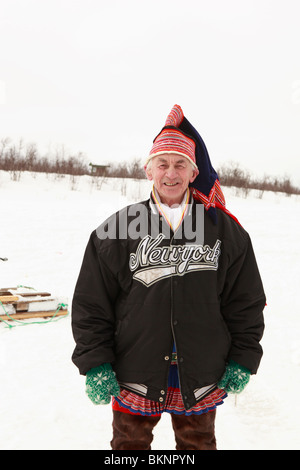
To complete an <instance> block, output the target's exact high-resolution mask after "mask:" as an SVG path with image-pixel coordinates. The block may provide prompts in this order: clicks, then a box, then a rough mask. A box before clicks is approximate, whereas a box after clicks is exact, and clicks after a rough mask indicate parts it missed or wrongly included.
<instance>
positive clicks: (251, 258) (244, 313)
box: [221, 232, 266, 374]
mask: <svg viewBox="0 0 300 470" xmlns="http://www.w3.org/2000/svg"><path fill="white" fill-rule="evenodd" d="M245 233H246V232H245ZM265 303H266V298H265V294H264V290H263V285H262V281H261V278H260V274H259V271H258V267H257V263H256V259H255V255H254V252H253V248H252V243H251V240H250V237H249V235H248V234H247V233H246V244H245V245H244V247H243V249H240V250H239V251H238V254H237V256H236V257H235V258H234V260H233V261H232V263H231V264H230V266H229V267H228V271H227V275H226V280H225V285H224V289H223V293H222V298H221V311H222V315H223V317H224V320H225V322H226V325H227V328H228V330H229V332H230V335H231V349H230V352H229V357H228V359H231V360H233V361H235V362H237V363H238V364H240V365H242V366H244V367H246V368H247V369H249V370H250V371H251V373H252V374H255V373H256V372H257V369H258V367H259V363H260V360H261V357H262V354H263V351H262V347H261V345H260V340H261V338H262V335H263V332H264V318H263V309H264V307H265Z"/></svg>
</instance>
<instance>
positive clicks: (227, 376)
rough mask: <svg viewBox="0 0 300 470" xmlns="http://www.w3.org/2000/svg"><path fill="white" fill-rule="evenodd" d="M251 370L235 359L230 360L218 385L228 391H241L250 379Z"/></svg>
mask: <svg viewBox="0 0 300 470" xmlns="http://www.w3.org/2000/svg"><path fill="white" fill-rule="evenodd" d="M250 375H251V372H250V371H249V370H248V369H246V367H243V366H240V365H239V364H237V363H236V362H234V361H229V363H228V364H227V366H226V369H225V372H224V374H223V376H222V377H221V379H220V381H219V382H218V387H219V388H222V389H223V390H225V391H226V392H228V393H241V392H242V391H243V390H244V388H245V387H246V385H247V383H248V382H249V380H250Z"/></svg>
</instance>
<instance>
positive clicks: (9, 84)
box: [0, 0, 300, 185]
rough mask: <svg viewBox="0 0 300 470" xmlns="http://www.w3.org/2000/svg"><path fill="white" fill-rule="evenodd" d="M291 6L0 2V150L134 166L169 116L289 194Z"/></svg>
mask: <svg viewBox="0 0 300 470" xmlns="http://www.w3.org/2000/svg"><path fill="white" fill-rule="evenodd" d="M299 18H300V1H299V0H251V1H250V0H248V1H247V0H226V1H225V0H210V1H208V0H184V1H178V0H151V1H149V0H147V1H143V0H105V1H103V0H0V44H1V46H0V47H1V50H0V139H3V138H5V137H10V138H11V139H12V140H13V141H15V142H18V140H19V139H20V138H23V139H24V142H25V143H28V142H35V143H37V145H38V148H39V149H40V151H41V152H44V151H45V152H46V151H47V150H49V149H54V148H56V147H57V146H61V145H64V146H65V148H66V151H68V152H76V153H77V152H79V151H81V152H83V153H84V154H86V158H87V160H88V162H90V161H93V162H94V163H108V162H113V161H124V160H130V159H133V158H135V157H138V158H144V157H146V155H147V154H148V152H149V150H150V148H151V145H152V140H153V138H154V137H155V136H156V134H157V133H158V132H159V131H160V129H161V127H162V126H163V124H164V121H165V119H166V116H167V114H168V113H169V111H170V110H171V108H172V106H173V105H174V104H175V103H177V104H179V105H180V106H181V107H182V109H183V112H184V114H185V116H186V117H187V119H188V120H189V121H190V122H191V123H192V124H193V125H194V127H196V129H197V130H198V132H199V133H200V134H201V136H202V138H203V139H204V141H205V143H206V146H207V148H208V152H209V154H210V157H211V160H212V164H213V166H214V167H216V168H218V167H220V166H221V165H222V164H223V163H227V162H229V161H235V162H239V163H240V164H241V166H242V167H244V168H248V169H250V170H251V171H252V172H254V173H255V174H258V175H264V174H265V173H266V174H271V175H276V176H280V175H289V176H291V177H292V178H293V181H294V182H295V183H296V184H298V185H300V139H299V135H300V27H299Z"/></svg>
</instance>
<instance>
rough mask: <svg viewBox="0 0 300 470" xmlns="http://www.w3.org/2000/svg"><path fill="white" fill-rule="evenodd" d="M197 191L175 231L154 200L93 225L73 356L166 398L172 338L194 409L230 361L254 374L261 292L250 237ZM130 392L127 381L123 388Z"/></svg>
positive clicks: (84, 367) (186, 398) (82, 365)
mask: <svg viewBox="0 0 300 470" xmlns="http://www.w3.org/2000/svg"><path fill="white" fill-rule="evenodd" d="M216 211H217V223H213V221H212V219H211V217H209V215H208V214H207V212H206V210H203V205H202V204H201V203H200V202H199V201H196V200H194V199H193V198H192V197H191V200H190V204H189V205H188V207H187V211H186V213H185V215H184V218H183V220H182V223H181V225H180V227H179V228H178V229H177V230H176V231H175V233H174V232H173V231H172V230H171V229H170V227H169V225H168V224H167V223H166V221H165V219H164V218H163V217H161V216H160V214H159V213H158V211H157V207H156V205H155V204H154V201H153V199H152V196H151V197H150V199H149V200H146V201H143V202H141V203H138V204H133V205H130V206H128V207H126V208H124V209H122V210H121V211H119V212H117V213H116V214H113V215H112V216H111V217H110V218H109V219H107V220H106V221H105V222H104V223H103V224H101V225H100V226H99V227H98V229H96V230H95V231H93V233H92V234H91V236H90V239H89V242H88V244H87V247H86V251H85V254H84V258H83V262H82V267H81V270H80V273H79V277H78V281H77V284H76V287H75V292H74V296H73V302H72V329H73V335H74V339H75V342H76V347H75V350H74V352H73V355H72V360H73V362H74V363H75V365H76V366H77V367H78V368H79V372H80V373H81V374H83V375H85V374H86V372H87V371H88V370H90V369H91V368H94V367H97V366H99V365H100V364H102V363H107V362H108V363H111V364H112V366H113V369H114V370H115V372H116V376H117V379H118V381H119V382H120V383H121V384H127V386H128V387H129V386H130V383H134V384H141V389H140V391H139V392H137V393H140V394H141V395H143V396H144V397H145V398H147V399H150V400H154V401H157V402H160V403H163V402H164V400H165V398H166V391H167V386H168V373H169V367H170V363H171V359H172V350H173V346H174V343H175V347H176V352H177V358H178V359H177V360H178V374H179V382H180V390H181V395H182V398H183V402H184V406H185V408H186V409H187V410H188V409H190V408H192V407H193V406H194V405H195V404H196V402H197V396H198V394H197V391H199V389H202V388H203V387H206V386H208V385H209V386H210V385H211V384H213V383H216V382H217V381H218V380H219V379H220V377H221V376H222V374H223V373H224V370H225V367H226V363H227V362H228V361H229V360H230V359H232V360H234V361H235V362H237V363H238V364H240V365H242V366H244V367H246V368H248V369H249V370H250V371H251V373H252V374H255V373H256V372H257V369H258V367H259V363H260V360H261V356H262V347H261V345H260V340H261V338H262V335H263V331H264V319H263V309H264V306H265V300H266V299H265V294H264V290H263V285H262V281H261V278H260V274H259V271H258V267H257V263H256V259H255V255H254V252H253V248H252V244H251V240H250V237H249V235H248V233H247V232H246V231H245V230H244V229H243V228H242V227H241V226H240V225H239V224H238V223H237V222H236V221H235V220H233V219H232V218H231V217H230V216H229V215H228V214H226V213H225V212H224V211H222V210H220V209H216ZM123 386H125V388H126V385H123Z"/></svg>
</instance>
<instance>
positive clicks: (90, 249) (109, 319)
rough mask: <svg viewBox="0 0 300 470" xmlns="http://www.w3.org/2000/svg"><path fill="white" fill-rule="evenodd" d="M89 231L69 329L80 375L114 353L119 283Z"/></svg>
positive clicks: (73, 359)
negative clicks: (71, 332) (115, 305)
mask: <svg viewBox="0 0 300 470" xmlns="http://www.w3.org/2000/svg"><path fill="white" fill-rule="evenodd" d="M100 243H101V242H100V240H99V239H98V238H97V235H96V232H93V233H92V235H91V237H90V239H89V242H88V244H87V247H86V250H85V254H84V258H83V262H82V266H81V270H80V273H79V277H78V280H77V284H76V287H75V291H74V296H73V301H72V331H73V336H74V340H75V343H76V347H75V349H74V352H73V355H72V361H73V362H74V364H75V365H76V366H77V367H78V369H79V372H80V374H82V375H85V374H86V372H87V371H88V370H90V369H92V368H94V367H98V366H99V365H101V364H103V363H105V362H109V363H112V362H113V361H114V359H115V356H114V342H113V338H114V302H115V299H116V297H117V295H118V291H119V285H118V281H117V279H116V277H115V276H114V274H113V273H112V272H111V270H110V269H109V268H108V266H107V265H106V264H105V262H104V261H103V258H102V257H101V255H100Z"/></svg>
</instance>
